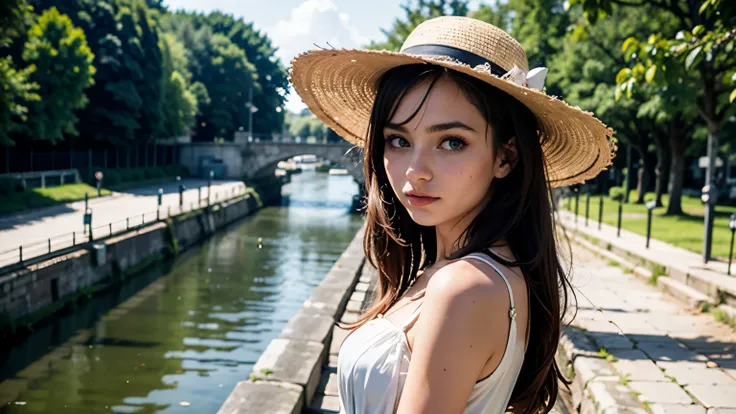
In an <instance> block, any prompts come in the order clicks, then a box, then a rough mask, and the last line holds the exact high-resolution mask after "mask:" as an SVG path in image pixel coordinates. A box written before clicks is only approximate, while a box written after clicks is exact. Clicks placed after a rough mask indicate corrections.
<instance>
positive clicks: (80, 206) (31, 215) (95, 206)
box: [0, 179, 243, 267]
mask: <svg viewBox="0 0 736 414" xmlns="http://www.w3.org/2000/svg"><path fill="white" fill-rule="evenodd" d="M182 182H183V184H184V185H186V187H187V188H188V190H187V191H185V193H184V204H185V207H186V209H188V206H190V205H191V203H196V201H197V193H198V191H197V188H198V187H200V186H201V187H203V189H202V198H204V199H206V197H207V181H206V180H199V179H187V180H183V181H182ZM242 185H243V184H242V182H241V181H216V182H214V183H213V186H212V193H213V199H214V197H215V195H218V198H219V199H223V198H226V197H227V196H229V195H230V194H231V193H232V191H233V190H234V189H235V188H242ZM159 188H162V189H163V190H164V195H163V199H162V212H164V211H166V210H167V209H168V208H169V207H171V208H172V209H174V210H177V209H178V205H179V184H178V183H177V182H176V181H171V182H167V183H162V184H158V185H154V186H147V187H140V188H134V189H129V190H125V191H121V192H115V193H113V194H112V195H110V196H108V197H101V198H95V199H91V200H90V201H89V207H90V208H91V209H92V225H93V227H97V226H104V225H107V224H108V223H111V222H116V224H115V225H114V226H113V232H117V231H119V230H122V229H124V228H125V226H126V223H125V219H126V218H127V217H131V220H130V223H129V224H130V225H131V226H133V225H136V224H140V222H141V217H142V215H143V214H144V213H147V214H146V217H145V219H146V222H149V221H152V220H154V219H155V217H156V213H155V212H156V209H157V197H158V195H157V194H158V189H159ZM83 215H84V201H75V202H72V203H67V204H63V205H58V206H53V207H48V208H43V209H38V210H31V211H28V212H22V213H18V214H11V215H7V216H2V217H0V267H2V266H5V265H8V264H12V263H15V262H17V261H18V252H17V250H18V246H20V245H21V244H22V245H24V251H23V259H24V260H27V259H30V258H32V257H35V256H39V255H42V254H45V253H48V239H49V238H51V244H52V246H51V247H52V250H57V249H59V248H63V247H67V246H71V245H72V234H71V233H72V232H77V234H76V242H77V243H78V242H80V241H82V240H83V236H82V229H83V222H82V220H83ZM100 235H101V236H106V235H107V231H105V232H101V233H100ZM34 243H37V244H36V245H32V246H25V245H31V244H34Z"/></svg>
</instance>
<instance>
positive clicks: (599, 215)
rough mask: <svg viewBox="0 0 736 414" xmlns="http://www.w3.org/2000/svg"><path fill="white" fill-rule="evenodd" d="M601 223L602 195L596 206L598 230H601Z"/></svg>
mask: <svg viewBox="0 0 736 414" xmlns="http://www.w3.org/2000/svg"><path fill="white" fill-rule="evenodd" d="M602 223H603V194H601V198H600V202H599V204H598V230H600V229H601V224H602Z"/></svg>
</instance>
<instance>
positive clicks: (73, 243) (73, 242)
mask: <svg viewBox="0 0 736 414" xmlns="http://www.w3.org/2000/svg"><path fill="white" fill-rule="evenodd" d="M76 245H77V232H76V231H73V232H72V247H74V246H76Z"/></svg>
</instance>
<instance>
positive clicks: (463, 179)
mask: <svg viewBox="0 0 736 414" xmlns="http://www.w3.org/2000/svg"><path fill="white" fill-rule="evenodd" d="M429 83H430V82H429V81H428V80H427V81H425V82H422V83H419V84H417V85H416V86H415V87H414V88H413V89H411V90H409V91H408V92H407V94H406V95H405V96H404V98H403V100H402V101H401V103H400V104H399V107H398V108H397V110H396V113H395V114H394V117H393V118H392V119H390V120H389V121H388V122H387V123H386V127H385V128H384V130H383V136H384V138H385V140H386V142H385V144H384V145H385V147H384V156H383V164H384V167H385V168H386V173H387V175H388V179H389V181H390V183H391V187H392V188H393V190H394V192H395V194H396V196H397V197H398V198H399V200H401V204H403V205H404V207H405V208H406V210H407V211H408V212H409V215H410V216H411V218H412V219H413V220H414V221H415V222H416V223H417V224H419V225H422V226H436V225H439V224H442V223H445V222H448V221H450V220H456V219H458V220H459V219H461V218H463V217H464V216H466V215H468V213H471V215H472V216H473V217H474V214H472V213H474V212H475V214H477V212H479V211H480V210H481V209H482V208H483V207H484V206H485V202H487V197H488V189H489V188H490V184H491V181H492V180H493V178H494V177H503V176H505V175H506V174H507V173H508V171H506V170H507V168H506V167H502V166H501V165H500V160H499V159H500V158H501V157H494V155H493V154H494V151H493V150H494V148H492V146H493V144H492V139H491V134H492V131H491V128H490V126H488V122H487V121H486V120H485V118H484V117H483V115H482V114H481V113H480V111H478V109H477V108H476V107H475V106H474V105H473V104H471V103H470V102H469V101H468V100H467V98H466V96H465V94H464V93H463V92H462V91H461V90H460V88H459V87H458V85H457V84H456V83H455V82H454V81H452V80H451V79H449V78H446V77H444V76H443V77H441V78H440V79H439V80H438V81H437V82H436V83H435V85H434V86H433V87H432V90H431V91H430V93H429V96H428V97H427V100H426V102H424V105H423V106H422V108H421V109H420V110H419V112H418V113H417V114H416V116H415V117H414V118H413V119H412V120H411V122H408V123H406V124H404V125H397V124H399V123H401V122H403V121H404V120H406V119H407V118H409V116H410V115H411V114H412V113H414V111H415V110H416V108H417V106H419V104H420V103H421V101H422V99H423V98H424V96H425V95H426V91H427V88H428V87H429ZM496 158H498V159H496ZM494 164H495V165H494ZM509 170H510V169H509ZM412 191H413V192H418V193H423V195H426V196H428V197H429V198H418V197H412V196H411V194H410V192H412ZM407 193H409V194H407Z"/></svg>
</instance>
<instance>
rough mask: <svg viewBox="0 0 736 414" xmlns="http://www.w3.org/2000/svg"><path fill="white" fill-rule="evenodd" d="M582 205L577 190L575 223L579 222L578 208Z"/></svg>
mask: <svg viewBox="0 0 736 414" xmlns="http://www.w3.org/2000/svg"><path fill="white" fill-rule="evenodd" d="M579 205H580V191H578V189H577V188H576V189H575V223H577V222H578V206H579Z"/></svg>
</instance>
